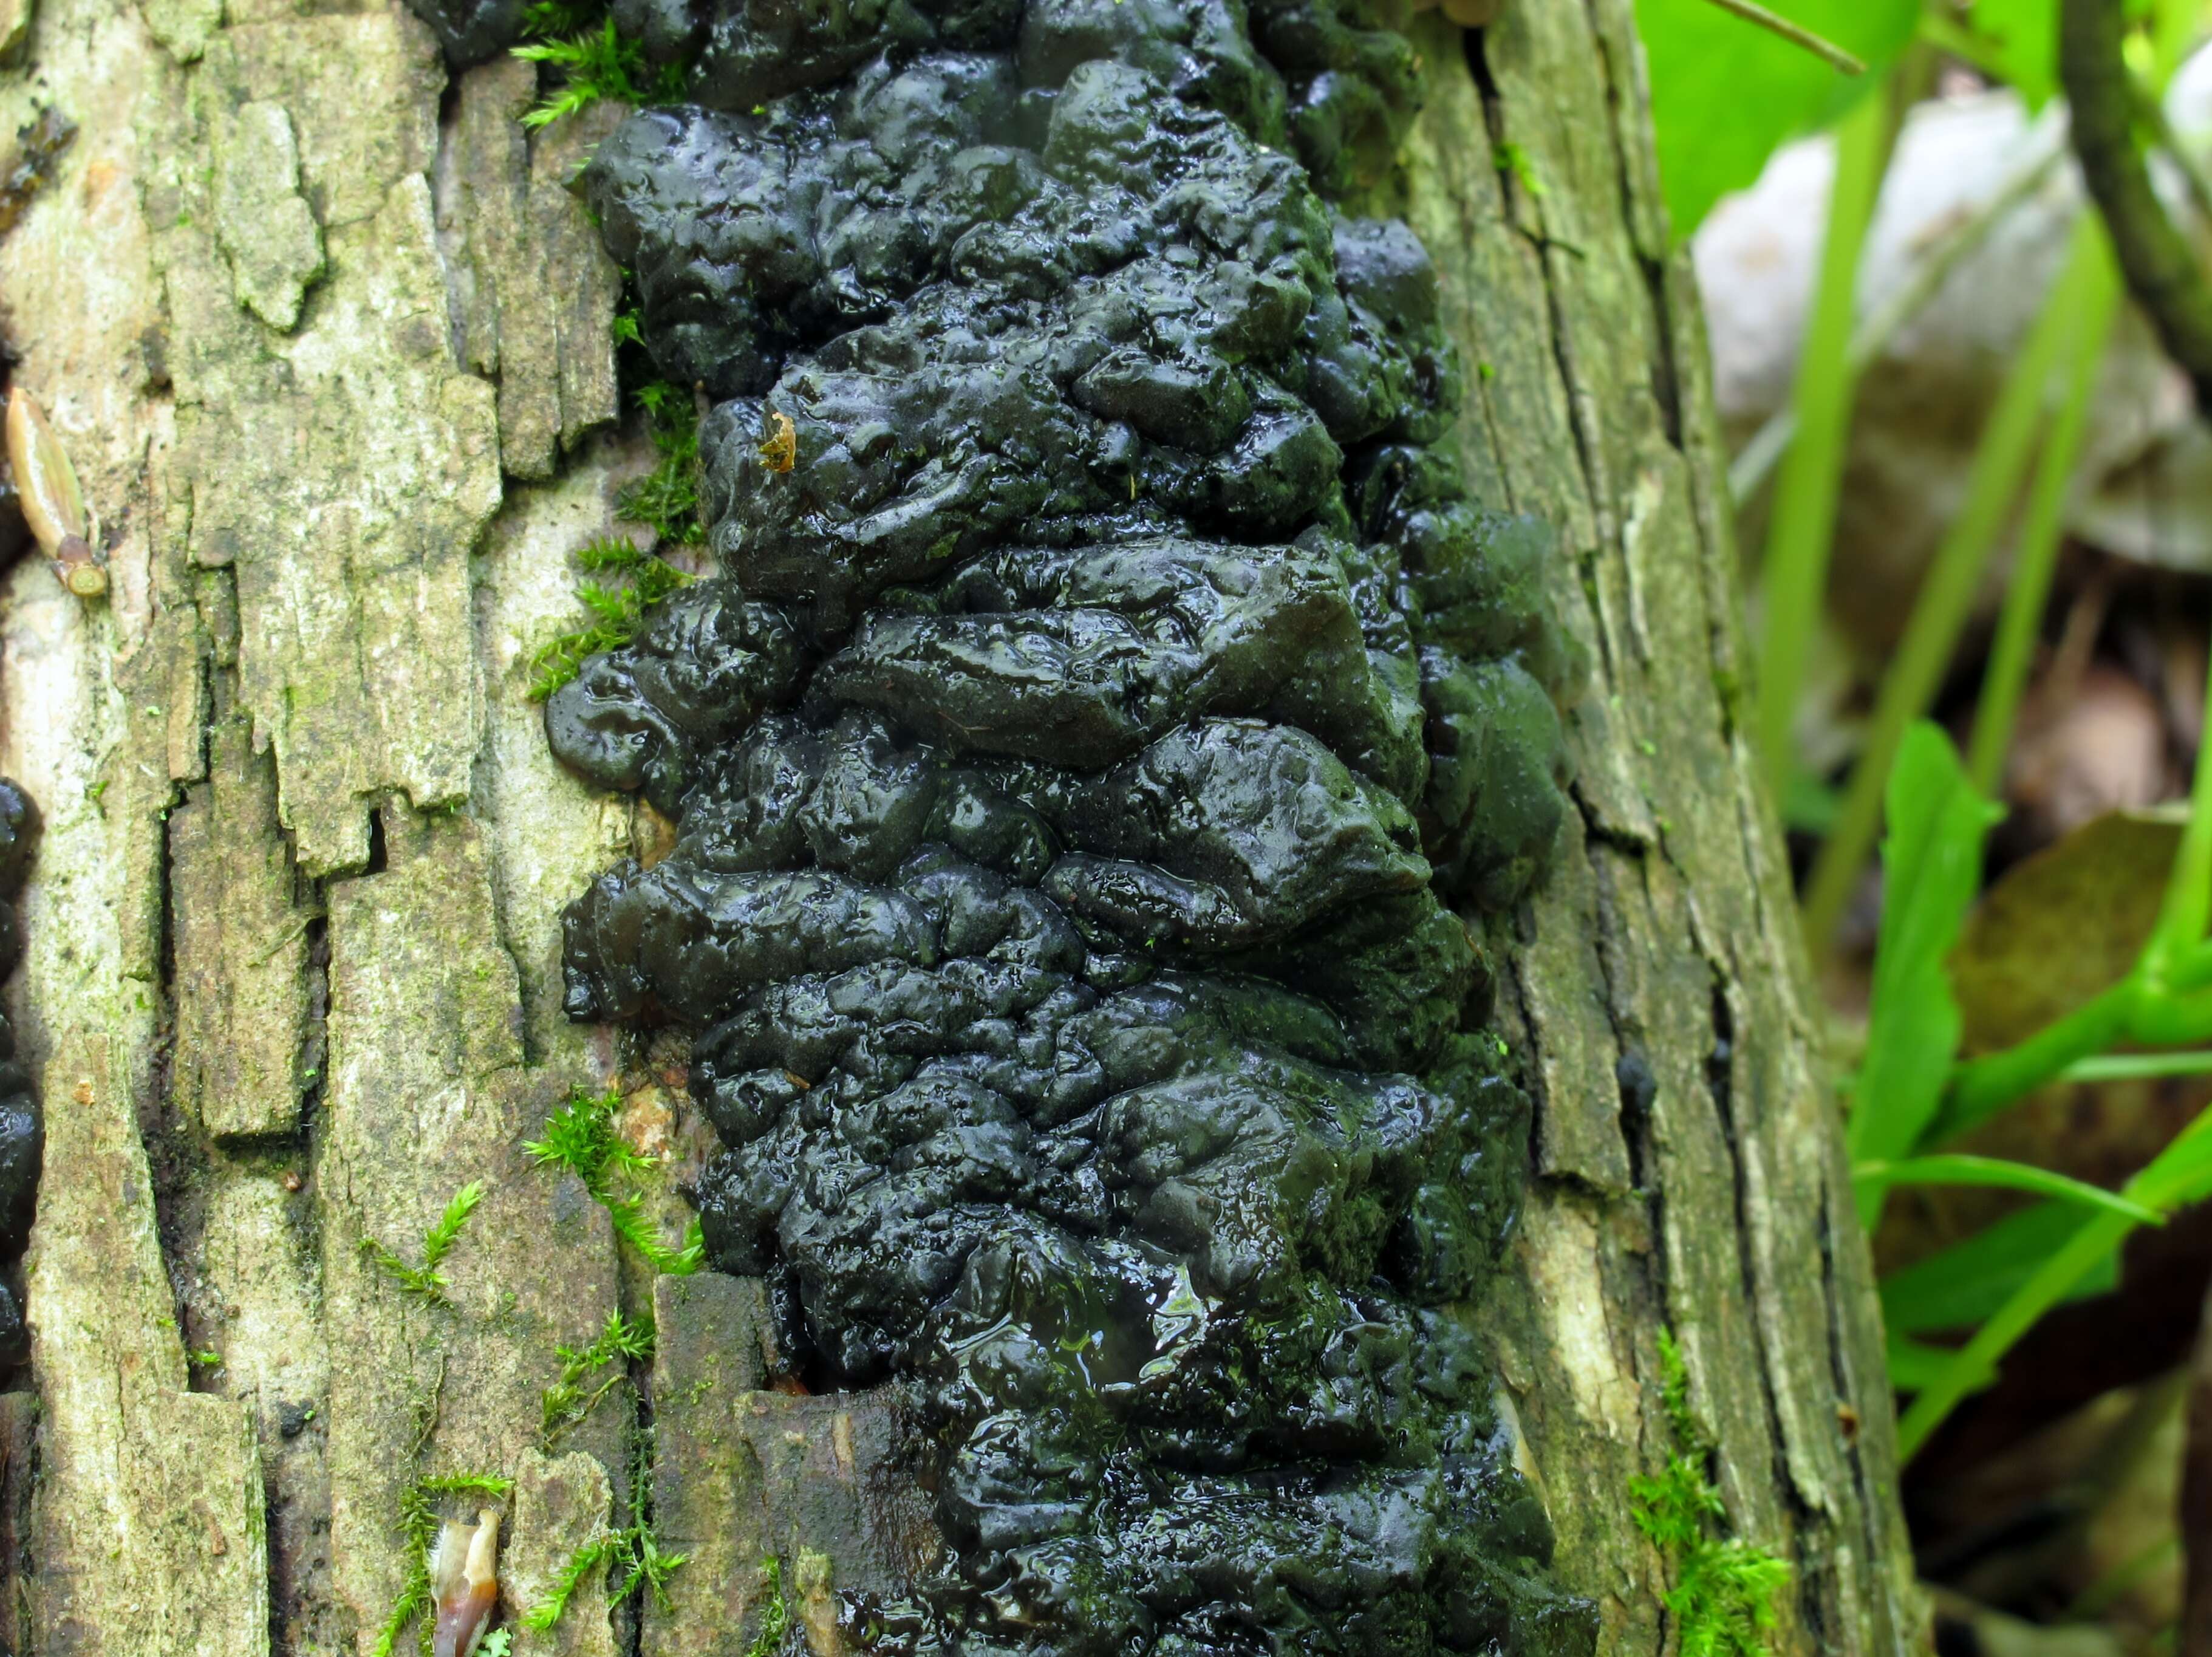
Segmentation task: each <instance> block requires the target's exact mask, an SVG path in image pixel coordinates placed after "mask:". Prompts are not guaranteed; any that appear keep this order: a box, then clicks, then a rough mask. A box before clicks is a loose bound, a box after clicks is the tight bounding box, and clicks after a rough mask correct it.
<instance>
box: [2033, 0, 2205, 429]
mask: <svg viewBox="0 0 2212 1657" xmlns="http://www.w3.org/2000/svg"><path fill="white" fill-rule="evenodd" d="M2127 31H2128V22H2127V16H2126V9H2125V7H2124V3H2123V0H2065V3H2064V5H2063V7H2062V9H2061V10H2060V13H2059V20H2058V76H2059V79H2060V81H2061V82H2063V83H2064V85H2065V88H2066V98H2067V101H2068V103H2069V105H2070V106H2071V107H2072V110H2073V117H2074V153H2075V155H2077V156H2079V157H2080V158H2081V177H2082V179H2083V181H2084V182H2085V183H2086V184H2087V185H2088V188H2089V196H2090V198H2091V199H2092V200H2093V201H2094V202H2095V203H2097V207H2098V210H2099V211H2100V212H2101V213H2102V214H2103V215H2104V218H2105V228H2106V229H2107V230H2109V231H2110V232H2111V233H2112V252H2113V253H2114V255H2115V256H2116V257H2117V258H2118V261H2119V266H2120V270H2121V272H2122V274H2124V276H2126V277H2127V282H2128V291H2129V292H2130V293H2131V294H2134V295H2135V298H2136V303H2138V304H2139V305H2141V306H2142V308H2143V313H2144V314H2145V315H2146V316H2148V317H2149V319H2150V320H2151V325H2152V326H2153V327H2154V328H2155V329H2157V330H2158V337H2159V340H2160V343H2162V344H2163V345H2164V346H2165V347H2166V355H2169V356H2171V357H2172V359H2173V360H2174V361H2175V363H2176V364H2178V365H2179V367H2180V368H2181V370H2182V372H2183V373H2186V374H2187V375H2188V376H2189V378H2190V381H2191V384H2192V385H2195V387H2196V389H2197V409H2198V410H2199V412H2200V413H2203V414H2206V415H2207V416H2212V280H2208V279H2207V278H2206V276H2205V273H2204V270H2203V267H2202V266H2201V265H2200V264H2198V263H2197V255H2196V253H2195V252H2194V250H2192V249H2191V246H2190V245H2189V242H2188V240H2187V238H2186V237H2185V236H2184V235H2183V234H2181V232H2180V231H2179V229H2177V228H2175V227H2174V223H2173V221H2172V219H2171V218H2169V217H2168V216H2167V215H2166V206H2165V203H2162V202H2160V200H2159V198H2158V192H2157V191H2155V190H2154V189H2153V188H2152V186H2151V181H2150V167H2149V164H2148V161H2146V160H2145V158H2144V155H2143V152H2142V149H2140V148H2139V147H2138V146H2137V144H2136V115H2137V112H2138V104H2139V101H2140V100H2138V98H2137V97H2136V83H2135V80H2134V77H2133V76H2132V75H2130V72H2129V70H2128V64H2127V59H2126V56H2125V48H2126V44H2127Z"/></svg>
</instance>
